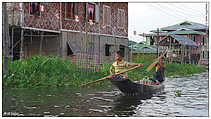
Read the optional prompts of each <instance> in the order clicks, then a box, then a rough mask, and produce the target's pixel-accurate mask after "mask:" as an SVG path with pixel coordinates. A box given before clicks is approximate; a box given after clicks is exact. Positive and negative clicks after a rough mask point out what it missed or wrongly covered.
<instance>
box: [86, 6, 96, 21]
mask: <svg viewBox="0 0 211 119" xmlns="http://www.w3.org/2000/svg"><path fill="white" fill-rule="evenodd" d="M87 12H88V13H87V18H88V21H89V20H92V21H94V20H95V4H92V3H88V4H87Z"/></svg>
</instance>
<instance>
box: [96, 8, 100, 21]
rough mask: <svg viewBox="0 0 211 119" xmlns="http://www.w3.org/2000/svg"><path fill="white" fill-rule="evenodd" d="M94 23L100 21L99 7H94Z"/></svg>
mask: <svg viewBox="0 0 211 119" xmlns="http://www.w3.org/2000/svg"><path fill="white" fill-rule="evenodd" d="M95 21H96V22H99V21H100V7H99V5H95Z"/></svg>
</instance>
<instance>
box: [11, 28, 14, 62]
mask: <svg viewBox="0 0 211 119" xmlns="http://www.w3.org/2000/svg"><path fill="white" fill-rule="evenodd" d="M11 37H12V38H11V45H12V50H11V58H12V60H13V56H14V55H13V50H14V46H13V42H14V27H13V26H12V36H11Z"/></svg>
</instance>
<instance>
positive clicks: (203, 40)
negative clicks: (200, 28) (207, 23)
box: [202, 36, 205, 45]
mask: <svg viewBox="0 0 211 119" xmlns="http://www.w3.org/2000/svg"><path fill="white" fill-rule="evenodd" d="M202 45H205V38H204V36H203V38H202Z"/></svg>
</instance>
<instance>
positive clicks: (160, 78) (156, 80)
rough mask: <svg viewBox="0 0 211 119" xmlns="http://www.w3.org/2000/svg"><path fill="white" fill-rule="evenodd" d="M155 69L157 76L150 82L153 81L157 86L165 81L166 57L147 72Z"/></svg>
mask: <svg viewBox="0 0 211 119" xmlns="http://www.w3.org/2000/svg"><path fill="white" fill-rule="evenodd" d="M153 67H155V68H156V69H155V74H154V77H153V78H150V79H149V80H151V81H153V82H154V83H155V84H160V83H162V82H163V81H164V80H165V74H164V71H165V66H164V57H160V58H159V61H157V62H154V63H153V64H152V65H151V66H149V67H148V68H147V70H151V69H152V68H153Z"/></svg>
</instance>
